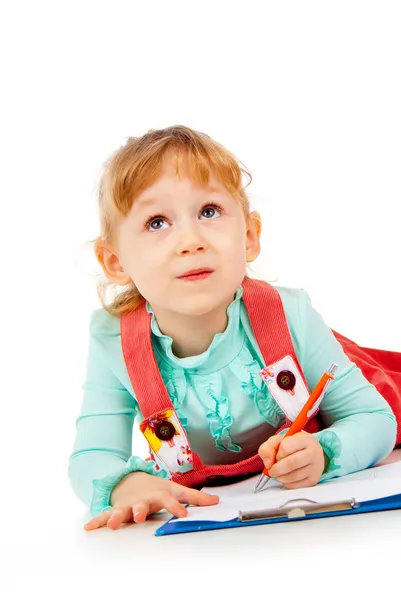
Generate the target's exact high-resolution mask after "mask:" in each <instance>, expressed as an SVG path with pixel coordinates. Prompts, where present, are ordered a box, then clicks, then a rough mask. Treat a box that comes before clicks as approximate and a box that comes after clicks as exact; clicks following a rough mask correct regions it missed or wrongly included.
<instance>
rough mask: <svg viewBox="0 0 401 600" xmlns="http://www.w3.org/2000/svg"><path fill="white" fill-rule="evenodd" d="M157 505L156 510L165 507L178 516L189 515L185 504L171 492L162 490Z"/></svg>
mask: <svg viewBox="0 0 401 600" xmlns="http://www.w3.org/2000/svg"><path fill="white" fill-rule="evenodd" d="M157 505H158V506H157V508H156V510H160V509H161V508H165V509H166V510H168V511H169V512H170V513H171V514H172V515H174V516H175V517H177V518H181V517H185V516H186V515H187V509H186V508H185V506H183V505H182V504H181V503H180V502H179V501H178V500H177V498H175V496H173V494H172V493H171V492H162V493H161V494H160V495H158V497H157Z"/></svg>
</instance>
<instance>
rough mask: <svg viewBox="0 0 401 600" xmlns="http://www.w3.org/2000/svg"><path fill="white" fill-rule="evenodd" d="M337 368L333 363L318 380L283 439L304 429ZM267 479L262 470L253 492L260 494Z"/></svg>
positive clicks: (267, 473)
mask: <svg viewBox="0 0 401 600" xmlns="http://www.w3.org/2000/svg"><path fill="white" fill-rule="evenodd" d="M337 368H338V365H336V363H333V364H332V365H331V367H330V369H329V370H328V371H326V372H325V373H323V375H322V377H321V378H320V380H319V381H318V383H317V385H316V387H315V389H314V390H313V392H312V393H311V395H310V396H309V398H308V400H307V401H306V402H305V404H304V406H303V408H302V409H301V410H300V412H299V414H298V416H297V418H296V419H295V421H294V422H293V423H292V424H291V426H290V428H289V429H288V431H287V433H286V434H285V435H283V439H284V438H285V437H287V436H288V435H294V433H299V432H300V431H302V430H303V428H304V427H305V425H306V424H307V422H308V420H309V417H310V416H311V415H310V414H309V413H310V411H311V409H312V408H313V407H314V406H315V404H316V402H317V401H318V400H319V398H320V402H321V401H322V399H323V396H324V394H325V393H326V390H327V388H328V386H329V385H330V383H331V382H332V380H333V379H334V374H335V372H336V371H337ZM269 479H270V475H269V471H268V470H267V469H266V468H264V469H263V472H262V474H261V476H260V477H259V480H258V482H257V484H256V487H255V492H262V491H263V490H264V489H265V487H266V484H267V482H268V481H269Z"/></svg>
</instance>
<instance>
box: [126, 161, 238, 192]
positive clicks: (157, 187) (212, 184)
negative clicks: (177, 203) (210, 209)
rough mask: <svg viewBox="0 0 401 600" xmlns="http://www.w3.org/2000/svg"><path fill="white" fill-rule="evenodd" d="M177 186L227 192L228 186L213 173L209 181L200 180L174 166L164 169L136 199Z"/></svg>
mask: <svg viewBox="0 0 401 600" xmlns="http://www.w3.org/2000/svg"><path fill="white" fill-rule="evenodd" d="M177 188H185V189H186V190H190V191H193V192H194V193H196V192H199V191H207V192H210V193H213V192H217V193H227V188H226V187H225V186H224V185H223V184H222V183H221V182H220V181H219V180H218V179H217V178H216V177H215V176H214V175H213V174H212V173H211V174H210V177H209V180H208V181H207V182H204V183H203V182H199V181H197V180H196V179H195V178H194V177H193V176H191V173H189V172H187V171H180V172H179V173H177V172H176V171H175V170H174V169H173V168H172V167H169V168H166V169H164V170H163V171H162V172H161V173H160V175H159V176H158V177H157V178H156V179H155V181H154V182H153V183H152V184H151V185H150V186H148V187H146V188H145V189H144V190H142V192H141V193H140V194H139V196H138V197H137V199H136V200H141V199H144V198H146V197H148V196H150V195H152V196H153V195H155V194H156V193H157V192H163V191H168V190H173V189H177Z"/></svg>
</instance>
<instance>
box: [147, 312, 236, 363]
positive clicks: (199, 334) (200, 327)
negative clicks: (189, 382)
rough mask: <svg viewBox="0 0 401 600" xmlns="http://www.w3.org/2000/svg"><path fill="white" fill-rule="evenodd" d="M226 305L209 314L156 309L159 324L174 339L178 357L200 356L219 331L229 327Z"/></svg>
mask: <svg viewBox="0 0 401 600" xmlns="http://www.w3.org/2000/svg"><path fill="white" fill-rule="evenodd" d="M227 308H228V305H226V306H220V307H218V308H217V309H215V310H214V311H213V312H212V313H208V314H207V315H199V316H198V315H195V316H194V315H182V314H178V313H170V312H166V311H163V310H161V311H160V310H158V309H154V314H155V317H156V319H157V324H158V326H159V329H160V331H161V332H162V333H163V335H167V336H169V337H171V338H172V339H173V347H172V350H173V352H174V355H175V356H177V358H186V357H188V356H198V355H199V354H202V353H203V352H205V351H206V350H207V349H208V348H209V346H210V344H211V343H212V341H213V338H214V336H215V335H216V334H217V333H223V332H224V331H225V329H226V327H227V323H228V317H227Z"/></svg>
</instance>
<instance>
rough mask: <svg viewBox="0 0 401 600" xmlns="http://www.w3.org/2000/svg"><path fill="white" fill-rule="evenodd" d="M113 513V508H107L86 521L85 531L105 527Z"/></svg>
mask: <svg viewBox="0 0 401 600" xmlns="http://www.w3.org/2000/svg"><path fill="white" fill-rule="evenodd" d="M110 515H111V509H109V510H105V511H103V512H102V513H100V515H96V517H94V518H93V519H91V520H90V521H88V522H87V523H85V525H84V529H85V531H92V530H93V529H99V527H104V526H105V525H106V523H107V521H108V520H109V518H110Z"/></svg>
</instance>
